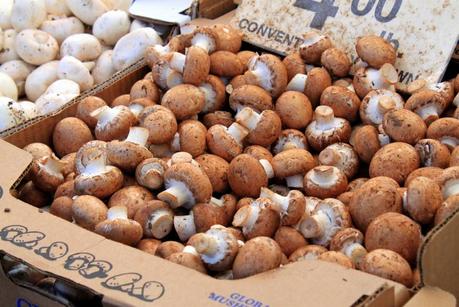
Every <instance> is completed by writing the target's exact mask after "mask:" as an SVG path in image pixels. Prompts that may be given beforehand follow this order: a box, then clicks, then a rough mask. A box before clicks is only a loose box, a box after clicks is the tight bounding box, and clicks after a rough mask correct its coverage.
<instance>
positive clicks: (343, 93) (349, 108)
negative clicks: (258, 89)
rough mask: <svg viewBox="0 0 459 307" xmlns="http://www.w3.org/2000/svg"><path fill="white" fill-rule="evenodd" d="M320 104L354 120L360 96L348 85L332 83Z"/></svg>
mask: <svg viewBox="0 0 459 307" xmlns="http://www.w3.org/2000/svg"><path fill="white" fill-rule="evenodd" d="M320 104H321V105H325V106H329V107H330V108H332V109H333V113H334V114H335V116H337V117H341V118H344V119H347V120H348V121H350V122H353V121H355V120H356V118H357V115H358V112H359V108H360V98H359V96H357V95H356V94H355V93H354V92H353V91H351V90H349V89H348V88H346V87H342V86H337V85H332V86H329V87H327V88H326V89H325V90H324V91H323V92H322V95H321V96H320ZM276 108H277V105H276Z"/></svg>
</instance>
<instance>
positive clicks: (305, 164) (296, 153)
mask: <svg viewBox="0 0 459 307" xmlns="http://www.w3.org/2000/svg"><path fill="white" fill-rule="evenodd" d="M271 164H272V166H273V170H274V174H275V177H277V178H286V177H290V176H295V175H304V174H306V173H307V172H308V171H309V170H310V169H312V168H313V167H314V166H315V165H316V162H315V160H314V158H313V156H312V155H311V153H310V152H309V151H307V150H305V149H299V148H294V149H289V150H285V151H282V152H280V153H278V154H277V155H275V156H274V158H273V160H272V163H271Z"/></svg>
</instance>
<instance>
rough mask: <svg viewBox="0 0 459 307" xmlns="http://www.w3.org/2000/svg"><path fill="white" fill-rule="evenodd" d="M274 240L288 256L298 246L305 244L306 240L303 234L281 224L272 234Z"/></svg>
mask: <svg viewBox="0 0 459 307" xmlns="http://www.w3.org/2000/svg"><path fill="white" fill-rule="evenodd" d="M274 240H275V241H276V242H277V244H279V247H280V248H281V250H282V253H284V254H285V255H286V256H287V257H289V256H290V255H291V254H292V253H293V252H294V251H296V250H297V249H298V248H300V247H303V246H306V245H307V244H308V242H307V241H306V239H305V238H304V237H303V235H302V234H301V233H300V232H299V231H298V230H296V229H295V228H293V227H290V226H281V227H279V229H277V231H276V233H275V234H274Z"/></svg>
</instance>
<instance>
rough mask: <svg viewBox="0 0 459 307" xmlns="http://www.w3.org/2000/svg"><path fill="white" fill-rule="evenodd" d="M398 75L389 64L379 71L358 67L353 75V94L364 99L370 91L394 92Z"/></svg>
mask: <svg viewBox="0 0 459 307" xmlns="http://www.w3.org/2000/svg"><path fill="white" fill-rule="evenodd" d="M397 81H398V74H397V71H396V70H395V68H394V66H392V65H391V64H388V63H386V64H384V65H383V66H382V67H381V68H380V70H376V69H374V68H371V67H365V66H364V67H360V68H359V69H357V71H356V72H355V74H354V79H353V80H352V86H353V87H354V90H355V93H356V94H357V95H358V96H359V97H360V98H364V97H365V96H366V95H367V94H368V93H369V92H370V91H372V90H377V89H387V90H390V91H392V92H395V86H394V85H393V84H395V83H397Z"/></svg>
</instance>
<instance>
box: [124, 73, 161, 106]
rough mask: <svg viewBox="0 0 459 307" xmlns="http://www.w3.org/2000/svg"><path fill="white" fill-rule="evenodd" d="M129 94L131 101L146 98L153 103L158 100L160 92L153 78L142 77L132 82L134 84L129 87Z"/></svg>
mask: <svg viewBox="0 0 459 307" xmlns="http://www.w3.org/2000/svg"><path fill="white" fill-rule="evenodd" d="M129 95H130V97H129V98H130V100H131V101H133V100H136V99H139V98H148V99H149V100H151V101H153V102H154V103H157V102H159V99H160V95H161V92H160V91H159V88H158V87H157V86H156V84H155V83H154V82H153V80H151V79H142V80H139V81H137V82H136V83H134V85H133V86H132V87H131V91H130V93H129Z"/></svg>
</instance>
